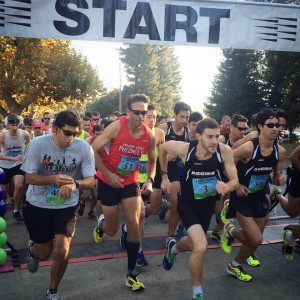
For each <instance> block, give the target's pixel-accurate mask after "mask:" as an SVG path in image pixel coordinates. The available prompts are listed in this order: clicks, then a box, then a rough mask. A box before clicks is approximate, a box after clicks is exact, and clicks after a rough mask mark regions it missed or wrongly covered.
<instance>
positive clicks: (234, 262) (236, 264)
mask: <svg viewBox="0 0 300 300" xmlns="http://www.w3.org/2000/svg"><path fill="white" fill-rule="evenodd" d="M231 265H232V266H233V267H239V266H241V264H239V263H237V262H236V261H235V260H233V261H232V262H231Z"/></svg>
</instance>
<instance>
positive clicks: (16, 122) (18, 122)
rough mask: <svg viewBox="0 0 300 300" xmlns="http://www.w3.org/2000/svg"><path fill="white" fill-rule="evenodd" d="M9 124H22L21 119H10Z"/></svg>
mask: <svg viewBox="0 0 300 300" xmlns="http://www.w3.org/2000/svg"><path fill="white" fill-rule="evenodd" d="M7 123H8V124H20V120H9V121H7Z"/></svg>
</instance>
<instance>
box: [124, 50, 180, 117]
mask: <svg viewBox="0 0 300 300" xmlns="http://www.w3.org/2000/svg"><path fill="white" fill-rule="evenodd" d="M120 57H121V61H122V62H123V63H124V65H125V70H126V72H127V80H128V82H129V86H128V87H127V89H128V88H129V87H130V88H131V89H132V90H133V91H134V92H135V93H145V94H146V95H148V96H149V97H150V99H151V103H152V104H154V105H155V106H156V109H157V111H158V112H159V113H164V114H167V115H171V114H172V108H173V106H174V103H175V102H177V101H178V100H179V98H180V97H179V92H180V80H181V76H180V66H179V63H178V58H177V57H176V55H175V54H174V49H173V48H172V47H167V46H153V45H126V46H125V47H123V48H121V49H120ZM124 93H125V91H124ZM125 94H126V93H125Z"/></svg>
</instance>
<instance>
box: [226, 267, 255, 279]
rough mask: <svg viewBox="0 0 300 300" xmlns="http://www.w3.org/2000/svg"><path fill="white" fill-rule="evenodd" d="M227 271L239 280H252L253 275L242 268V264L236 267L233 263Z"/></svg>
mask: <svg viewBox="0 0 300 300" xmlns="http://www.w3.org/2000/svg"><path fill="white" fill-rule="evenodd" d="M227 273H229V274H231V275H233V276H235V277H236V278H237V279H238V280H241V281H251V280H252V276H251V275H249V274H247V273H246V272H245V270H244V269H243V268H242V266H236V267H234V266H233V265H232V264H231V263H229V264H228V266H227Z"/></svg>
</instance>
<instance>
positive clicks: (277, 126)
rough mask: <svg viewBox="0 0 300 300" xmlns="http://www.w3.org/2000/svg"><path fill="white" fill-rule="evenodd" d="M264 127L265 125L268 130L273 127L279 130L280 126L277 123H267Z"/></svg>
mask: <svg viewBox="0 0 300 300" xmlns="http://www.w3.org/2000/svg"><path fill="white" fill-rule="evenodd" d="M264 125H266V126H267V127H268V128H274V127H276V128H279V127H280V126H281V124H279V123H268V124H264Z"/></svg>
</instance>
